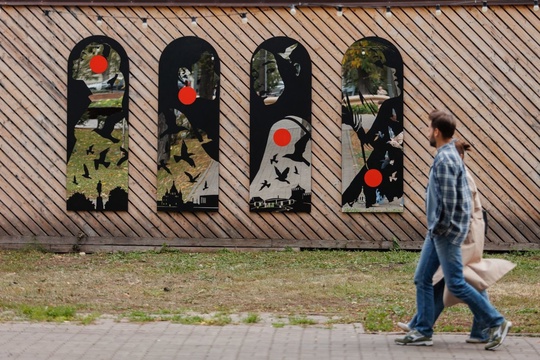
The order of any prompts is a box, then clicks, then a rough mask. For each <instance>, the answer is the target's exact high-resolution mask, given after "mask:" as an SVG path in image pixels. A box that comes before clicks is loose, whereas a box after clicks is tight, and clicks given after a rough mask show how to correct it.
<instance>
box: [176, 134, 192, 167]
mask: <svg viewBox="0 0 540 360" xmlns="http://www.w3.org/2000/svg"><path fill="white" fill-rule="evenodd" d="M191 155H194V154H193V153H190V152H188V149H187V145H186V142H185V141H184V140H182V148H181V149H180V156H178V155H174V161H176V162H179V161H180V160H184V161H186V162H187V163H188V164H189V165H191V167H195V161H193V159H192V158H191Z"/></svg>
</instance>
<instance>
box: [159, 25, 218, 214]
mask: <svg viewBox="0 0 540 360" xmlns="http://www.w3.org/2000/svg"><path fill="white" fill-rule="evenodd" d="M219 66H220V64H219V57H218V56H217V53H216V52H215V50H214V48H213V47H212V46H211V45H210V44H209V43H208V42H206V41H205V40H203V39H200V38H197V37H194V36H187V37H182V38H179V39H176V40H174V41H173V42H171V43H170V44H169V45H168V46H167V47H166V48H165V50H164V51H163V53H162V54H161V58H160V61H159V99H158V102H159V103H158V114H159V119H158V159H157V169H158V181H157V208H158V210H159V211H173V212H179V211H217V210H218V203H219V198H218V197H219V90H220V88H219V80H220V79H219V77H220V68H219Z"/></svg>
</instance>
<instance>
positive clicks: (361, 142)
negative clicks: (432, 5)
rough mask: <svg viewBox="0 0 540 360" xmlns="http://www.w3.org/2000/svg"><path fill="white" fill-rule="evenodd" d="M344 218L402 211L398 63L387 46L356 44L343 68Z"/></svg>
mask: <svg viewBox="0 0 540 360" xmlns="http://www.w3.org/2000/svg"><path fill="white" fill-rule="evenodd" d="M342 90H343V107H342V110H343V111H342V184H343V194H342V206H343V208H342V209H343V211H344V212H402V211H403V60H402V58H401V55H400V53H399V51H398V50H397V48H396V47H395V46H394V45H393V44H391V43H390V42H388V41H387V40H384V39H381V38H378V37H367V38H364V39H362V40H359V41H357V42H355V43H354V44H353V45H352V46H351V47H349V49H348V50H347V52H346V53H345V56H344V57H343V62H342Z"/></svg>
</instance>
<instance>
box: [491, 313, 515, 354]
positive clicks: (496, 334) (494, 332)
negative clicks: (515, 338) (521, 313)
mask: <svg viewBox="0 0 540 360" xmlns="http://www.w3.org/2000/svg"><path fill="white" fill-rule="evenodd" d="M511 327H512V323H511V322H510V321H506V320H504V321H503V322H502V324H501V325H499V326H496V327H492V328H491V329H489V340H488V343H487V345H486V346H485V349H486V350H495V349H496V348H498V347H499V346H501V344H502V343H503V341H504V339H505V338H506V334H508V331H509V330H510V328H511Z"/></svg>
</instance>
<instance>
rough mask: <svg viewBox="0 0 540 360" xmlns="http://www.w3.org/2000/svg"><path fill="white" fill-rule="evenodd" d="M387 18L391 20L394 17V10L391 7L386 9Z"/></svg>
mask: <svg viewBox="0 0 540 360" xmlns="http://www.w3.org/2000/svg"><path fill="white" fill-rule="evenodd" d="M386 17H387V18H391V17H392V9H390V6H387V7H386Z"/></svg>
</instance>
